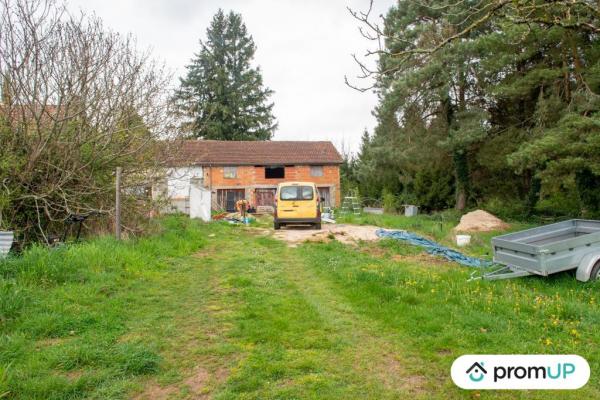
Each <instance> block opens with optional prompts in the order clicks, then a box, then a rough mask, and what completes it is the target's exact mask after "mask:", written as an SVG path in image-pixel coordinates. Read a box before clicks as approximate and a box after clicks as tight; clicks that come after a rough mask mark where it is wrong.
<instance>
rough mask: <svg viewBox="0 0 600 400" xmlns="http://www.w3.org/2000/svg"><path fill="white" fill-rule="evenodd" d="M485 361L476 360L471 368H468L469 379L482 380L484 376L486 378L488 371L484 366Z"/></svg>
mask: <svg viewBox="0 0 600 400" xmlns="http://www.w3.org/2000/svg"><path fill="white" fill-rule="evenodd" d="M483 364H484V363H483V362H481V363H478V362H475V363H473V365H471V367H469V369H468V370H467V374H469V379H470V380H472V381H473V382H481V381H482V380H483V378H485V374H487V371H486V370H485V368H483Z"/></svg>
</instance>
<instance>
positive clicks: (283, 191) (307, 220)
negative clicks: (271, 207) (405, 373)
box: [273, 182, 321, 229]
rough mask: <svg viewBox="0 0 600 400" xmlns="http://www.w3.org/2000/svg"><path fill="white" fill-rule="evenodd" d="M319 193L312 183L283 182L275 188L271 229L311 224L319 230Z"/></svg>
mask: <svg viewBox="0 0 600 400" xmlns="http://www.w3.org/2000/svg"><path fill="white" fill-rule="evenodd" d="M320 200H321V199H320V198H319V191H318V190H317V186H316V185H315V184H314V183H312V182H285V183H280V184H279V185H278V186H277V193H276V195H275V213H274V214H273V228H275V229H279V228H280V227H281V226H282V225H288V224H294V225H295V224H311V225H314V226H315V228H316V229H321V208H320V207H319V203H320Z"/></svg>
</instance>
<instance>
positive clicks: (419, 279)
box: [0, 215, 600, 399]
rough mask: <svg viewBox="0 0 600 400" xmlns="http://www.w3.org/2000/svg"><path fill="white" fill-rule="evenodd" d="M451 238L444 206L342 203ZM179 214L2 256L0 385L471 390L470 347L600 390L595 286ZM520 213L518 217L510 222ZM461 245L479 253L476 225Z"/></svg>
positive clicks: (447, 393) (390, 245) (262, 391)
mask: <svg viewBox="0 0 600 400" xmlns="http://www.w3.org/2000/svg"><path fill="white" fill-rule="evenodd" d="M342 220H343V221H344V222H355V223H363V224H375V225H379V226H383V227H388V228H402V229H408V230H411V231H415V232H418V233H420V234H422V235H425V236H428V237H431V238H433V239H435V240H437V241H439V242H441V243H444V244H446V245H451V244H452V234H451V228H452V226H454V225H455V224H456V218H452V217H450V216H446V218H445V219H444V220H443V222H442V224H441V228H440V223H439V220H438V219H437V217H428V216H420V217H418V218H404V217H399V216H388V215H383V216H370V215H365V216H351V217H344V218H342ZM263 222H264V221H258V222H257V223H256V224H255V225H254V227H253V226H250V227H243V226H240V225H230V224H227V223H212V224H202V223H199V222H195V221H189V220H186V219H184V218H178V217H173V218H166V219H163V220H161V221H160V223H161V225H162V228H163V229H162V232H161V233H160V234H158V235H155V236H152V237H147V238H142V239H138V240H132V241H124V242H121V243H118V242H115V241H114V240H112V239H110V238H99V239H96V240H92V241H89V242H86V243H82V244H78V245H74V246H69V247H64V248H59V249H55V250H47V249H43V248H34V249H31V250H29V251H28V252H26V253H25V254H24V255H23V256H22V257H20V258H13V259H8V260H6V261H3V262H0V273H1V277H2V279H1V280H0V319H1V322H2V325H1V329H0V333H1V336H0V396H2V395H3V394H5V395H4V397H5V398H11V399H12V398H14V399H80V398H91V399H123V398H139V399H142V398H148V399H167V398H172V399H184V398H216V399H238V398H243V399H288V398H297V399H348V398H361V399H362V398H365V399H386V398H389V399H396V398H424V399H429V398H440V399H442V398H472V397H473V396H474V393H473V392H469V391H464V390H460V389H458V388H457V387H455V386H454V385H453V384H452V382H451V381H450V378H449V371H450V365H451V364H452V362H453V360H454V359H455V358H456V357H458V356H460V355H462V354H470V353H550V354H552V353H574V354H579V355H581V356H583V357H585V358H586V359H587V360H588V361H589V362H590V366H591V370H592V376H591V378H590V381H589V383H588V384H587V386H586V387H585V388H583V389H581V390H579V391H574V392H566V391H559V392H541V391H537V392H536V391H530V392H520V391H501V392H482V393H480V394H477V395H480V396H481V397H482V398H540V399H545V398H555V399H562V398H573V399H575V398H598V397H600V383H598V382H599V380H598V378H599V375H598V371H599V369H600V351H599V350H598V349H599V348H600V346H599V345H600V343H599V342H600V339H598V335H597V334H596V332H595V330H596V327H597V326H598V323H599V322H600V310H599V309H598V306H597V295H596V293H597V291H598V288H599V287H600V286H599V284H598V283H588V284H582V283H579V282H577V281H575V279H574V278H573V276H571V275H570V274H559V275H556V276H552V277H549V278H546V279H542V278H535V277H530V278H522V279H515V280H510V281H495V282H487V281H486V282H484V281H475V282H467V279H468V278H469V274H470V273H471V271H472V270H471V269H469V268H465V267H460V266H458V265H456V264H452V263H447V262H445V261H441V260H439V259H435V258H433V257H431V256H428V255H426V254H424V253H423V252H422V251H421V250H420V249H417V248H415V247H411V246H407V245H405V244H402V243H399V242H396V241H392V240H383V241H379V242H376V243H360V244H359V245H358V246H355V247H352V246H345V245H342V244H340V243H338V242H335V241H332V242H330V243H306V244H302V245H301V246H298V247H296V248H290V247H287V246H286V245H285V243H282V242H279V241H277V240H275V239H273V238H271V237H270V236H269V235H268V232H265V231H264V230H260V229H255V227H261V226H263V225H264V226H266V225H268V221H267V222H264V223H263ZM525 226H526V225H521V224H514V225H513V226H512V229H520V228H522V227H525ZM491 235H493V234H482V235H474V237H473V244H472V245H471V246H469V247H467V248H466V249H465V251H466V252H468V253H470V254H473V255H478V256H483V257H489V254H488V255H487V256H486V253H488V252H489V240H488V239H489V237H490V236H491Z"/></svg>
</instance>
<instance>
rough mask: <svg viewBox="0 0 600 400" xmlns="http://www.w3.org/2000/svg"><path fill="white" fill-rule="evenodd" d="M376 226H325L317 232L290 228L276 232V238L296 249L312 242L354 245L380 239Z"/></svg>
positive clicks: (305, 228) (302, 228)
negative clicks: (363, 241) (303, 243)
mask: <svg viewBox="0 0 600 400" xmlns="http://www.w3.org/2000/svg"><path fill="white" fill-rule="evenodd" d="M377 229H379V228H377V227H376V226H368V225H342V224H340V225H329V224H327V225H323V229H319V230H315V229H310V228H307V227H289V228H287V227H286V228H284V229H281V230H279V231H275V234H274V236H275V238H277V239H279V240H283V241H285V242H287V243H288V245H289V246H290V247H296V246H297V245H298V244H299V243H302V242H306V241H312V242H322V241H325V242H327V241H329V240H333V239H335V240H338V241H340V242H342V243H346V244H353V243H356V242H357V241H359V240H367V241H369V240H377V239H379V238H378V237H377V235H376V234H375V231H376V230H377Z"/></svg>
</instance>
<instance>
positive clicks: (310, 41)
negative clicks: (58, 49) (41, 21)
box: [68, 0, 394, 151]
mask: <svg viewBox="0 0 600 400" xmlns="http://www.w3.org/2000/svg"><path fill="white" fill-rule="evenodd" d="M393 3H394V1H393V0H374V10H373V14H374V15H375V16H378V15H380V14H385V12H386V10H387V9H388V8H389V7H390V6H391V5H392V4H393ZM68 4H69V7H70V9H71V10H72V11H77V10H78V9H83V10H84V11H88V12H89V11H94V12H95V13H96V14H97V15H98V16H100V17H101V18H102V19H103V20H104V22H105V24H106V25H107V26H108V27H110V28H112V29H114V30H116V31H118V32H122V33H133V34H134V35H135V36H136V37H137V40H138V43H139V45H140V47H142V48H148V47H150V48H151V49H152V52H153V54H154V56H155V57H156V58H159V59H163V60H164V61H165V62H166V64H167V65H168V66H169V67H170V68H171V70H172V71H173V72H174V84H176V82H177V81H178V80H177V77H178V76H180V75H182V74H183V73H184V72H185V65H186V64H188V63H189V61H190V58H191V57H192V56H193V54H194V53H195V52H197V51H198V50H199V44H198V41H199V40H200V39H204V37H205V33H206V28H207V26H208V24H209V23H210V20H211V18H212V16H213V15H214V13H215V12H216V11H217V9H218V8H219V7H221V8H223V9H224V10H226V11H228V10H234V11H236V12H239V13H241V14H242V17H243V19H244V22H245V23H246V26H247V28H248V31H249V32H250V33H251V34H252V36H253V38H254V42H255V43H256V46H257V51H256V55H255V63H256V64H257V65H259V66H260V68H261V69H262V72H263V78H264V83H265V85H266V86H268V87H270V88H271V89H273V90H274V91H275V94H274V95H273V101H274V103H275V107H274V113H275V117H276V118H277V121H278V122H279V128H278V129H277V131H276V133H275V137H274V139H276V140H331V141H332V142H333V143H334V144H335V145H336V146H337V147H338V149H340V150H342V149H341V147H342V145H343V146H344V147H345V149H346V150H351V151H356V150H357V148H358V145H359V143H360V137H361V135H362V132H363V130H364V129H365V128H367V129H369V131H372V128H373V126H374V124H375V120H374V118H373V116H372V115H371V111H372V110H373V108H374V106H375V104H376V102H377V99H376V96H375V95H374V94H373V93H360V92H357V91H355V90H353V89H351V88H349V87H348V86H346V85H345V83H344V75H348V77H349V78H353V77H355V76H356V75H358V73H359V70H358V67H357V66H356V64H355V63H354V61H353V60H352V58H351V54H353V53H356V54H357V55H363V54H364V52H365V51H366V49H367V48H368V47H372V46H373V45H374V44H373V43H372V42H369V41H368V40H366V39H364V38H363V37H362V36H361V35H360V33H359V32H358V22H357V21H356V20H354V19H353V18H352V17H351V16H350V14H349V13H348V11H347V9H346V7H347V6H349V7H351V8H353V9H358V10H366V9H367V8H368V6H369V0H327V1H319V0H304V1H294V0H246V1H242V0H204V1H201V0H69V3H68ZM374 61H375V60H373V62H374ZM357 83H359V84H366V82H360V81H357Z"/></svg>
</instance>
